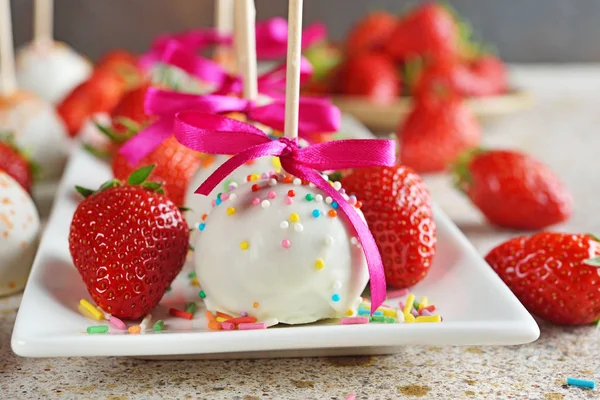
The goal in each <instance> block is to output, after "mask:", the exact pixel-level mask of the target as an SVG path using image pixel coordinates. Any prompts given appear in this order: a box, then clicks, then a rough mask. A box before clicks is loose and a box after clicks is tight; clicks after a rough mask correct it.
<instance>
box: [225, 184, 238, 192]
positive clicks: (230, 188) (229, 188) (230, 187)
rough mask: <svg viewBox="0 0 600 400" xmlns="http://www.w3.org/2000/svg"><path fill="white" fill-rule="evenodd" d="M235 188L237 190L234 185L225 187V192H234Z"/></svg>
mask: <svg viewBox="0 0 600 400" xmlns="http://www.w3.org/2000/svg"><path fill="white" fill-rule="evenodd" d="M235 188H237V186H236V185H229V186H227V190H229V191H230V192H231V191H232V190H234V189H235Z"/></svg>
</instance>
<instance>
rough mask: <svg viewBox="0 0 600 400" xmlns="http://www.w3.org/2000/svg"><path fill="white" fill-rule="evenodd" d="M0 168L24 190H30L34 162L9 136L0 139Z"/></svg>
mask: <svg viewBox="0 0 600 400" xmlns="http://www.w3.org/2000/svg"><path fill="white" fill-rule="evenodd" d="M0 170H2V171H4V172H6V173H7V174H8V175H10V176H11V177H12V178H13V179H14V180H15V181H17V182H18V183H19V184H20V185H21V187H23V189H25V191H26V192H28V193H30V192H31V185H32V183H33V177H34V172H35V167H34V164H32V163H31V161H30V160H29V158H28V157H27V156H26V155H25V154H24V153H23V152H22V151H21V150H20V149H19V148H18V147H17V146H16V144H15V143H13V140H12V138H11V137H10V136H9V137H7V138H2V139H0Z"/></svg>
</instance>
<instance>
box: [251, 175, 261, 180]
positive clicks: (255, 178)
mask: <svg viewBox="0 0 600 400" xmlns="http://www.w3.org/2000/svg"><path fill="white" fill-rule="evenodd" d="M259 179H260V175H259V174H252V175H250V182H253V181H257V180H259Z"/></svg>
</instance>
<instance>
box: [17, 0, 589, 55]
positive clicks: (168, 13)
mask: <svg viewBox="0 0 600 400" xmlns="http://www.w3.org/2000/svg"><path fill="white" fill-rule="evenodd" d="M448 2H449V3H450V4H451V5H452V6H454V8H456V9H457V10H458V11H459V12H460V13H461V14H462V15H464V16H465V17H466V18H467V19H468V20H470V21H471V23H472V25H473V26H474V28H475V31H476V32H477V33H479V36H480V37H482V38H483V39H485V40H487V41H489V42H491V43H493V44H495V46H496V48H497V49H498V51H499V53H500V55H501V56H503V57H504V58H505V59H506V60H508V61H515V62H593V61H600V23H598V21H600V1H598V0H449V1H448ZM415 3H419V1H412V2H409V1H402V0H305V15H304V21H305V23H308V22H311V21H316V20H320V21H323V22H325V23H327V25H328V27H329V30H330V35H331V36H332V38H334V39H340V38H342V37H343V35H344V33H345V32H346V31H347V30H348V29H349V27H350V25H351V24H352V22H353V21H355V20H356V19H358V18H359V17H360V16H361V15H363V14H364V13H366V12H368V11H370V10H376V9H387V10H389V11H393V12H399V11H401V10H403V9H404V8H405V7H407V5H408V4H415ZM213 4H214V2H213V1H212V0H55V17H56V20H55V35H56V37H57V39H59V40H63V41H66V42H68V43H70V44H72V45H73V46H74V47H76V48H77V49H79V50H80V51H82V52H84V53H86V54H88V55H89V56H91V57H92V58H96V57H98V55H100V54H101V53H102V52H104V51H106V50H107V49H110V48H114V47H124V48H127V49H130V50H133V51H143V50H145V49H146V48H147V46H148V43H149V42H150V40H151V38H152V37H153V36H154V35H156V34H158V33H162V32H168V31H177V30H181V29H187V28H192V27H199V26H209V25H211V23H212V18H213ZM12 7H13V18H14V29H15V41H16V42H17V44H21V43H24V42H25V41H26V40H29V39H30V38H31V15H32V0H12ZM256 7H257V10H258V18H259V19H264V18H269V17H272V16H276V15H280V16H285V15H286V12H287V11H286V10H287V1H285V0H256Z"/></svg>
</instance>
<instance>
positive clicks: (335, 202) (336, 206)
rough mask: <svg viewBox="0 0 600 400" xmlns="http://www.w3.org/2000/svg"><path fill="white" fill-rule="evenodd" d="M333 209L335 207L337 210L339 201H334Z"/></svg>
mask: <svg viewBox="0 0 600 400" xmlns="http://www.w3.org/2000/svg"><path fill="white" fill-rule="evenodd" d="M331 207H333V208H334V209H337V208H338V207H339V205H338V203H337V201H334V202H333V203H331Z"/></svg>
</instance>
